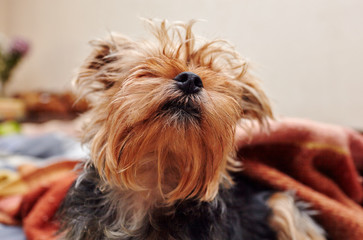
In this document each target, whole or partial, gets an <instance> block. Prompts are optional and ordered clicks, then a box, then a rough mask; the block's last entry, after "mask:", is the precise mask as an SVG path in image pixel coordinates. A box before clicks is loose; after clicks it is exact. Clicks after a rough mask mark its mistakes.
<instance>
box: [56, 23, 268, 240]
mask: <svg viewBox="0 0 363 240" xmlns="http://www.w3.org/2000/svg"><path fill="white" fill-rule="evenodd" d="M193 23H194V22H193V21H192V22H189V23H187V24H183V23H174V24H168V23H167V22H166V21H162V22H160V23H157V22H153V21H148V26H149V27H150V29H151V32H152V33H153V35H154V36H155V40H154V41H152V40H148V41H133V40H131V39H129V38H126V37H123V36H120V35H116V34H113V35H112V36H111V37H110V38H108V39H106V40H99V41H94V42H93V46H94V50H93V52H92V54H91V55H90V56H89V58H88V59H87V60H86V62H85V64H84V65H83V66H82V68H81V69H80V73H79V75H78V78H77V80H76V84H77V86H78V88H79V89H80V90H82V91H83V95H84V96H91V97H92V99H91V100H92V110H91V112H90V115H91V118H90V121H89V122H88V123H86V125H85V128H84V137H83V140H84V143H85V144H87V145H88V146H89V148H90V150H91V152H90V159H89V160H88V161H87V162H86V163H85V164H84V171H83V174H82V175H81V176H80V177H79V179H78V180H77V183H76V184H75V185H74V186H73V187H72V189H71V190H70V191H69V193H68V196H67V197H66V199H65V201H64V203H63V206H62V208H61V211H60V219H62V222H61V225H62V231H63V232H64V233H63V235H64V236H65V238H66V239H133V240H136V239H249V240H262V239H274V232H273V231H272V230H271V228H270V227H269V225H268V219H269V217H270V216H269V208H268V207H267V205H266V203H265V202H266V200H267V197H268V196H269V194H266V193H264V192H261V191H256V190H253V191H250V190H248V189H253V187H252V186H254V185H253V184H251V186H249V184H246V181H245V180H242V179H240V178H237V179H235V181H236V185H234V181H233V179H232V177H231V172H234V171H239V170H241V164H240V162H239V161H236V160H235V159H234V152H235V149H234V144H233V140H234V134H235V128H236V124H237V122H238V120H239V119H241V118H243V119H248V118H253V119H258V120H259V122H260V123H261V124H262V125H263V124H264V123H265V120H266V119H267V118H268V117H271V115H272V114H271V110H270V106H269V102H268V100H267V98H266V96H265V94H264V93H263V91H262V90H261V89H260V87H259V85H258V82H257V80H256V79H255V78H254V77H253V76H252V74H251V73H250V70H249V68H248V66H247V63H246V61H245V60H244V59H242V58H241V57H240V56H239V54H238V53H237V52H235V50H234V49H233V47H231V45H230V44H228V43H227V42H226V41H224V40H213V41H208V40H204V39H201V38H196V37H195V36H194V35H193V33H192V26H193ZM181 73H188V74H189V73H192V74H193V76H196V78H198V79H199V80H200V82H198V86H200V87H198V89H197V90H198V91H193V92H188V91H187V92H185V91H183V90H181V88H180V85H181V84H184V80H183V79H178V76H180V74H181ZM192 84H197V82H194V83H192ZM193 86H194V85H193ZM247 182H248V181H247ZM257 189H259V188H257Z"/></svg>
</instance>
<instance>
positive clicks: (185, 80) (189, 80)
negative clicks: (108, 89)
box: [174, 72, 203, 94]
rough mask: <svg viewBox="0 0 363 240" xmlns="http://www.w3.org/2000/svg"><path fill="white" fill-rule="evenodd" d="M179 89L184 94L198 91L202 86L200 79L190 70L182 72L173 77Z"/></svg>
mask: <svg viewBox="0 0 363 240" xmlns="http://www.w3.org/2000/svg"><path fill="white" fill-rule="evenodd" d="M174 80H175V81H177V83H176V84H177V85H178V87H179V89H180V90H182V91H183V92H184V93H185V94H193V93H198V92H199V91H200V90H201V89H202V88H203V83H202V79H200V77H199V76H198V75H197V74H195V73H192V72H182V73H180V74H178V76H176V77H175V78H174Z"/></svg>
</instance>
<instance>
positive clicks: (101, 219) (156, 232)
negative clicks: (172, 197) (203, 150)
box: [58, 167, 276, 240]
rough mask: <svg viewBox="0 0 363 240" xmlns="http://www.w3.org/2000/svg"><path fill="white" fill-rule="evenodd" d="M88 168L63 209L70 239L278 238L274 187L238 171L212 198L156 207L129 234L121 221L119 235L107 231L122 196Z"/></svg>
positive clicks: (61, 217)
mask: <svg viewBox="0 0 363 240" xmlns="http://www.w3.org/2000/svg"><path fill="white" fill-rule="evenodd" d="M85 171H86V172H85V173H84V174H83V175H82V176H81V177H80V179H79V181H78V183H77V184H73V186H72V187H71V189H70V190H69V192H68V195H67V196H66V198H65V200H64V202H63V204H62V206H61V207H60V209H59V212H58V217H59V220H60V222H61V232H62V231H65V232H66V235H65V236H64V237H65V238H66V239H74V240H76V239H87V240H96V239H97V240H101V239H128V240H139V239H140V240H141V239H142V240H144V239H176V240H184V239H185V240H186V239H192V240H222V239H231V240H237V239H238V240H271V239H276V236H275V233H274V232H273V231H272V230H271V228H270V227H269V226H268V224H267V222H268V221H267V219H268V217H269V215H270V209H269V208H268V207H267V206H266V204H265V201H266V200H267V198H268V197H269V195H270V192H268V191H265V189H263V187H261V186H259V185H257V184H255V183H253V182H251V181H250V180H249V179H246V178H244V177H242V176H240V175H236V176H238V177H237V178H235V182H236V184H235V185H234V187H233V188H232V189H229V190H227V189H225V188H223V187H222V186H221V187H220V190H219V194H218V195H217V197H216V198H215V199H214V200H213V201H211V202H201V201H197V200H186V201H179V202H177V203H176V204H174V205H173V206H171V207H160V208H153V209H152V210H150V213H149V214H148V215H146V216H148V217H147V218H145V219H144V224H143V227H142V229H140V230H139V231H138V234H137V235H134V236H130V235H127V234H125V232H126V230H125V229H122V228H121V227H119V229H118V231H119V235H117V233H115V235H114V236H113V237H111V236H109V235H108V236H106V234H105V233H106V232H107V230H109V229H110V228H113V229H114V228H115V224H117V216H118V215H117V211H118V210H117V206H115V204H117V201H116V202H115V201H112V200H111V199H110V194H111V195H112V190H111V189H108V190H101V189H99V187H98V186H100V181H101V180H100V178H99V176H98V175H97V173H96V171H95V169H94V168H93V167H90V168H86V169H85ZM118 201H122V197H121V198H120V199H119V200H118ZM116 236H118V237H116Z"/></svg>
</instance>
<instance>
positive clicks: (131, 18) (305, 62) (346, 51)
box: [0, 0, 363, 128]
mask: <svg viewBox="0 0 363 240" xmlns="http://www.w3.org/2000/svg"><path fill="white" fill-rule="evenodd" d="M0 3H1V4H0V6H3V4H5V3H7V4H8V5H7V12H6V14H5V15H6V23H7V26H6V27H7V28H6V29H7V33H8V34H9V35H22V36H24V37H26V38H28V39H29V40H30V41H31V43H32V50H31V52H30V54H29V56H28V57H27V59H26V61H24V62H23V63H22V64H21V66H20V67H19V69H18V71H17V72H16V74H15V75H14V79H13V80H14V81H13V82H12V84H11V86H9V89H8V90H9V91H10V92H15V91H20V90H28V89H38V88H42V89H47V90H58V91H60V90H62V89H64V88H66V87H68V86H69V85H68V84H69V81H70V79H71V77H72V73H73V70H74V69H75V67H76V66H78V65H79V64H80V63H81V61H82V59H83V58H84V57H85V56H86V55H87V53H88V51H89V47H88V46H87V42H88V40H90V39H93V38H95V37H102V36H105V35H106V34H107V32H108V31H114V30H116V31H120V32H123V33H125V34H129V35H131V36H134V37H138V36H143V34H144V31H143V27H142V23H141V21H139V20H138V17H157V18H168V19H170V20H188V19H191V18H196V19H205V20H206V22H201V23H199V24H198V25H197V26H196V30H197V31H198V32H199V33H201V34H202V35H204V36H207V37H223V38H227V39H229V40H230V41H231V42H233V43H234V44H235V46H236V47H237V49H238V50H239V51H240V52H241V53H242V54H243V55H245V56H247V57H248V58H250V59H251V60H252V61H253V62H255V63H256V66H257V68H258V72H259V75H260V76H261V78H262V79H263V82H264V86H265V89H266V91H267V92H268V95H269V96H270V98H271V99H272V101H273V103H274V106H275V109H276V112H277V113H278V114H279V115H287V116H297V117H307V118H312V119H315V120H321V121H327V122H332V123H339V124H344V125H349V126H353V127H360V128H363V96H362V95H363V66H362V65H363V27H362V26H363V1H360V0H349V1H341V0H321V1H316V0H306V1H291V0H275V1H271V0H259V1H256V0H243V1H239V0H209V1H207V0H201V1H197V0H184V1H169V0H154V1H151V0H128V1H126V0H105V1H99V0H76V1H75V0H62V1H57V0H31V1H29V0H0ZM2 12H3V9H1V10H0V13H2ZM1 21H2V22H1V23H0V29H2V28H1V27H2V25H3V21H4V20H3V17H1Z"/></svg>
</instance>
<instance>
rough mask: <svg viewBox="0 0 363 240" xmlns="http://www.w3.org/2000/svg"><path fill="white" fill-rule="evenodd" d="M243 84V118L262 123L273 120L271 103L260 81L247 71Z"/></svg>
mask: <svg viewBox="0 0 363 240" xmlns="http://www.w3.org/2000/svg"><path fill="white" fill-rule="evenodd" d="M242 82H243V95H242V109H243V112H242V118H247V119H257V120H258V121H259V122H260V123H264V122H265V121H266V120H267V119H268V118H273V113H272V110H271V105H270V101H269V100H268V98H267V96H266V94H265V93H264V91H263V90H262V89H261V87H260V84H259V80H258V79H257V78H256V77H255V76H253V75H252V74H251V73H249V72H248V71H247V72H246V73H245V74H244V75H243V77H242Z"/></svg>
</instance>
